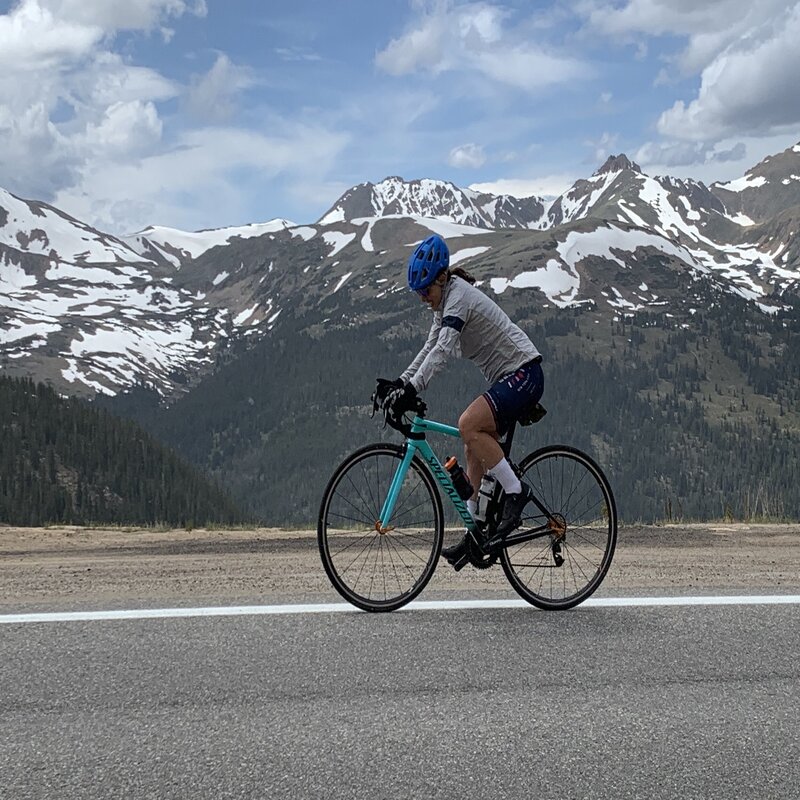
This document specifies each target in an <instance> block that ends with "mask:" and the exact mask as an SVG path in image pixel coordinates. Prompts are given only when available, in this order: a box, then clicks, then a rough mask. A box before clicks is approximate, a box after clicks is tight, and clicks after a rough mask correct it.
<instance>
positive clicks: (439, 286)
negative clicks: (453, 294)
mask: <svg viewBox="0 0 800 800" xmlns="http://www.w3.org/2000/svg"><path fill="white" fill-rule="evenodd" d="M446 280H447V275H446V274H442V275H440V276H439V277H438V278H437V279H436V280H435V281H434V282H433V283H432V284H431V285H430V286H429V287H428V288H427V289H425V290H423V291H422V292H417V294H418V295H419V299H420V300H422V302H423V303H427V304H428V305H429V306H430V307H431V309H433V311H438V310H439V307H440V306H441V305H442V295H443V294H444V284H445V281H446Z"/></svg>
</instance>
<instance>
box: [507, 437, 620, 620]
mask: <svg viewBox="0 0 800 800" xmlns="http://www.w3.org/2000/svg"><path fill="white" fill-rule="evenodd" d="M520 471H521V472H522V480H523V481H525V482H526V483H527V484H528V485H529V486H530V487H531V488H532V489H533V492H534V494H535V495H536V497H537V498H538V499H539V502H541V503H542V505H543V506H544V507H545V508H546V509H547V510H548V511H549V512H550V514H551V515H552V517H553V520H554V521H551V522H550V523H549V526H550V528H551V531H552V532H551V533H549V534H548V535H547V536H543V537H541V538H537V539H532V540H530V541H527V542H523V543H521V544H517V545H513V544H512V545H509V546H508V547H507V548H506V549H505V550H503V551H502V552H501V554H500V560H501V563H502V565H503V570H504V571H505V573H506V577H507V578H508V580H509V582H510V583H511V585H512V586H513V587H514V589H515V590H516V591H517V593H518V594H519V595H520V596H522V597H523V598H525V600H527V601H528V602H529V603H532V604H533V605H535V606H538V607H539V608H544V609H566V608H572V607H573V606H576V605H578V603H581V602H583V601H584V600H585V599H586V598H587V597H589V596H590V595H591V594H592V593H593V592H594V591H595V589H597V587H598V586H599V585H600V583H601V582H602V580H603V578H604V577H605V575H606V573H607V572H608V568H609V566H611V559H612V557H613V555H614V548H615V546H616V542H617V507H616V504H615V503H614V495H613V494H612V492H611V487H610V486H609V484H608V480H607V479H606V477H605V475H604V474H603V471H602V470H601V469H600V467H598V466H597V464H596V463H595V462H594V461H593V460H592V459H591V458H590V457H589V456H587V455H586V454H585V453H582V452H581V451H580V450H576V449H575V448H573V447H567V446H566V445H554V446H550V447H544V448H542V449H541V450H537V451H536V452H534V453H531V454H530V455H528V456H526V457H525V458H524V459H523V460H522V462H521V463H520ZM543 525H548V518H547V517H546V516H545V515H543V514H542V512H541V511H540V510H539V509H538V508H537V507H536V506H535V505H534V504H532V503H531V504H529V505H528V506H527V508H526V515H525V516H523V518H522V524H521V525H520V529H524V528H535V527H539V526H543Z"/></svg>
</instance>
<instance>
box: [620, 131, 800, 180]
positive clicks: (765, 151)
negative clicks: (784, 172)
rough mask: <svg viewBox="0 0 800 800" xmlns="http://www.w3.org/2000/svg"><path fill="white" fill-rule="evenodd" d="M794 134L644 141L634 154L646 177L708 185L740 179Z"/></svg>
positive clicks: (787, 144) (787, 143) (791, 140)
mask: <svg viewBox="0 0 800 800" xmlns="http://www.w3.org/2000/svg"><path fill="white" fill-rule="evenodd" d="M797 139H798V135H797V132H796V131H795V132H792V133H788V134H782V135H776V136H766V137H755V136H744V137H731V138H728V139H723V140H721V141H719V142H717V143H715V144H712V143H705V142H687V141H677V142H676V141H672V142H648V143H647V144H645V145H643V146H642V147H641V148H639V150H637V151H636V153H635V155H634V160H635V161H636V162H638V163H639V164H640V165H641V167H642V169H643V170H644V171H645V172H647V173H648V174H649V175H672V176H674V177H676V178H692V179H694V180H699V181H703V182H704V183H705V184H711V183H713V182H714V181H722V182H725V181H730V180H734V179H735V178H740V177H741V176H742V175H744V174H745V172H747V170H749V169H750V168H751V167H752V166H753V165H754V164H757V163H758V162H759V161H761V160H762V159H764V158H766V157H767V156H768V155H773V154H774V153H778V152H780V151H782V150H785V149H786V148H787V147H791V146H792V145H793V144H795V143H796V142H797Z"/></svg>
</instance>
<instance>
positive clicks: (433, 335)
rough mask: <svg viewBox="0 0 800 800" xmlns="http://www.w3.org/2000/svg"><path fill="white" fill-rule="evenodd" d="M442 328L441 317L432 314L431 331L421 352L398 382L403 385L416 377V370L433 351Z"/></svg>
mask: <svg viewBox="0 0 800 800" xmlns="http://www.w3.org/2000/svg"><path fill="white" fill-rule="evenodd" d="M441 327H442V317H441V315H440V314H434V316H433V323H432V324H431V329H430V331H429V332H428V338H427V339H426V340H425V344H424V345H423V347H422V350H420V351H419V353H417V355H416V356H415V357H414V360H413V361H412V362H411V363H410V364H409V366H408V369H407V370H406V371H405V372H404V373H403V374H402V375H401V376H400V380H402V381H403V382H404V383H408V382H409V381H410V380H411V378H412V377H413V376H414V375H416V373H417V370H418V369H419V368H420V366H421V365H422V362H423V361H424V360H425V357H426V356H427V355H428V353H430V351H431V350H432V349H433V347H434V345H435V344H436V340H437V339H438V338H439V330H440V329H441Z"/></svg>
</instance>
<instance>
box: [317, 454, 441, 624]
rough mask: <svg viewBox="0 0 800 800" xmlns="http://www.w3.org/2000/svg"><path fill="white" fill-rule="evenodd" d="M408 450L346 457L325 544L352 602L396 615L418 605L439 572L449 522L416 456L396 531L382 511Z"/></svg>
mask: <svg viewBox="0 0 800 800" xmlns="http://www.w3.org/2000/svg"><path fill="white" fill-rule="evenodd" d="M404 452H405V451H404V448H403V447H401V446H400V445H395V444H372V445H368V446H367V447H363V448H361V449H360V450H357V451H356V452H355V453H353V454H352V455H351V456H349V457H348V458H346V459H345V460H344V461H343V462H342V464H341V465H340V466H339V467H338V469H337V470H336V472H334V474H333V477H332V478H331V479H330V482H329V483H328V486H327V488H326V489H325V494H324V495H323V498H322V504H321V506H320V512H319V523H318V525H317V539H318V542H319V552H320V556H321V557H322V564H323V566H324V567H325V572H326V573H327V574H328V577H329V578H330V580H331V583H332V584H333V586H334V588H335V589H336V591H337V592H339V594H340V595H342V597H344V598H345V600H347V601H348V602H350V603H352V604H353V605H354V606H357V607H358V608H361V609H364V610H365V611H394V610H395V609H397V608H400V607H401V606H404V605H405V604H406V603H408V602H410V601H411V600H413V599H414V598H415V597H416V596H417V595H418V594H419V593H420V592H421V591H422V590H423V589H424V588H425V585H426V584H427V583H428V581H429V580H430V579H431V576H432V575H433V571H434V570H435V569H436V561H437V560H438V558H439V554H440V552H441V549H442V538H443V536H444V516H443V514H442V501H441V498H440V497H439V493H438V491H437V490H436V484H435V483H434V480H433V476H432V475H431V473H430V471H429V470H428V468H427V467H426V466H425V464H424V463H423V462H422V461H420V460H419V459H417V458H415V459H414V460H413V461H412V462H411V466H410V467H409V469H408V472H407V473H406V476H405V480H404V481H403V485H402V486H401V488H400V493H399V495H398V497H397V503H396V504H395V510H394V514H393V516H392V519H391V520H390V525H389V529H388V530H386V531H384V532H381V530H379V528H380V527H381V526H380V525H378V524H377V523H378V521H379V520H380V515H381V507H382V506H383V502H384V500H385V499H386V496H387V494H388V492H389V486H390V485H391V483H392V479H393V478H394V475H395V473H396V472H397V469H398V467H399V466H400V463H401V462H402V460H403V456H404Z"/></svg>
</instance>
